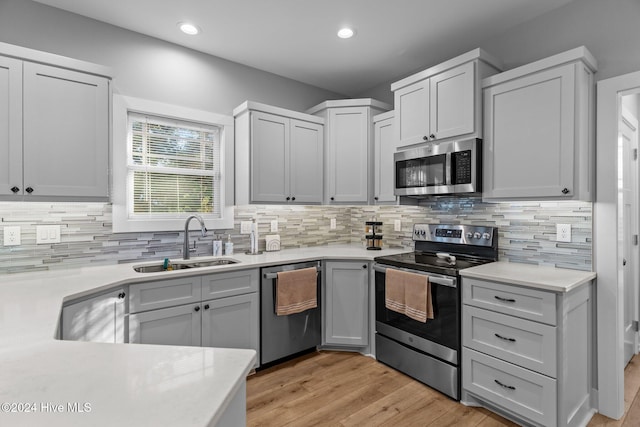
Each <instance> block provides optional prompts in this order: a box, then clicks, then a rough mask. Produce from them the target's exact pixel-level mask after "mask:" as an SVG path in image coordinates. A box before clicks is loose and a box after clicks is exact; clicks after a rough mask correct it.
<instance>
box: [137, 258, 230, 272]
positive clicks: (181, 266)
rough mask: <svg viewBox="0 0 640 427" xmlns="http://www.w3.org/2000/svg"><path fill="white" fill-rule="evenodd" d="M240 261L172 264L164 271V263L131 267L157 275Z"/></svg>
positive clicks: (216, 260) (226, 259) (222, 260)
mask: <svg viewBox="0 0 640 427" xmlns="http://www.w3.org/2000/svg"><path fill="white" fill-rule="evenodd" d="M239 262H240V261H238V260H235V259H231V258H221V259H212V260H208V261H185V262H173V263H170V264H169V266H170V267H171V269H165V268H164V263H158V264H150V265H138V266H136V267H133V269H134V270H135V271H137V272H138V273H158V272H161V271H172V270H184V269H185V268H200V267H215V266H218V265H230V264H237V263H239Z"/></svg>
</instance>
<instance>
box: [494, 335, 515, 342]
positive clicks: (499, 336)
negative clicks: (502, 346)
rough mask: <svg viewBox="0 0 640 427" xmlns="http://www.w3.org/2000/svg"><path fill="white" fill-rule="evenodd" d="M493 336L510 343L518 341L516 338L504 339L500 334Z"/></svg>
mask: <svg viewBox="0 0 640 427" xmlns="http://www.w3.org/2000/svg"><path fill="white" fill-rule="evenodd" d="M493 335H495V336H496V337H498V338H500V339H501V340H505V341H509V342H516V339H515V338H507V337H503V336H502V335H500V334H493Z"/></svg>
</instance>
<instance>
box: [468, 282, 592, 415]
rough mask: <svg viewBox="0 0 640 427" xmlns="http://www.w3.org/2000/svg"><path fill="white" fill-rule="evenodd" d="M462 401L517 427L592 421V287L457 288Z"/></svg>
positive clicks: (494, 284) (484, 285) (505, 285)
mask: <svg viewBox="0 0 640 427" xmlns="http://www.w3.org/2000/svg"><path fill="white" fill-rule="evenodd" d="M462 302H463V305H462V344H463V348H462V388H463V392H462V401H463V402H465V403H469V404H479V405H482V406H486V407H488V408H489V409H492V410H494V411H496V412H498V413H500V414H501V415H504V416H506V417H508V418H511V419H513V420H515V421H517V422H519V423H523V424H525V425H533V426H540V427H542V426H544V427H556V426H558V427H567V426H576V425H584V424H586V422H587V421H588V418H589V417H590V415H591V412H590V411H591V389H592V383H591V381H592V370H593V368H592V366H593V361H592V356H591V355H592V354H593V345H594V344H593V342H592V335H593V324H592V322H593V316H592V311H593V303H592V300H591V284H590V283H587V284H585V285H582V286H581V287H578V288H576V289H574V290H572V291H570V292H567V293H556V292H551V291H546V290H541V289H536V288H531V287H523V286H517V285H512V284H509V283H503V282H494V281H489V280H478V279H472V278H466V277H465V278H463V280H462Z"/></svg>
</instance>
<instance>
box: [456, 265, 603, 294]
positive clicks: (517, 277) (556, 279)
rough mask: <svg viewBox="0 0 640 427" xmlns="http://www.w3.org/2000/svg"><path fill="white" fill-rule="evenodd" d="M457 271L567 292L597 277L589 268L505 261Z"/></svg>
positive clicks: (487, 278) (465, 275) (476, 276)
mask: <svg viewBox="0 0 640 427" xmlns="http://www.w3.org/2000/svg"><path fill="white" fill-rule="evenodd" d="M460 275H461V276H462V277H470V278H474V279H482V280H491V281H494V282H503V283H508V284H512V285H522V286H528V287H530V288H537V289H544V290H548V291H554V292H569V291H571V290H573V289H575V288H577V287H579V286H581V285H583V284H585V283H588V282H590V281H591V280H593V279H595V278H596V273H594V272H591V271H580V270H569V269H566V268H554V267H549V266H540V265H531V264H520V263H515V262H505V261H499V262H492V263H489V264H484V265H479V266H477V267H471V268H465V269H464V270H461V271H460Z"/></svg>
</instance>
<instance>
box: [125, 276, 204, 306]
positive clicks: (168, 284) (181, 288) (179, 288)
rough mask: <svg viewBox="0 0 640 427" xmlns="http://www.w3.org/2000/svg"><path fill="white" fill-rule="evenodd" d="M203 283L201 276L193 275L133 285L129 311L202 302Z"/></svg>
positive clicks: (130, 290)
mask: <svg viewBox="0 0 640 427" xmlns="http://www.w3.org/2000/svg"><path fill="white" fill-rule="evenodd" d="M201 284H202V282H201V280H200V277H198V276H195V277H194V276H191V277H181V278H176V279H170V280H160V281H157V282H147V283H138V284H135V285H131V286H130V287H129V312H130V313H136V312H139V311H147V310H155V309H157V308H164V307H171V306H175V305H182V304H189V303H194V302H200V300H201V297H202V295H201Z"/></svg>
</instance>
